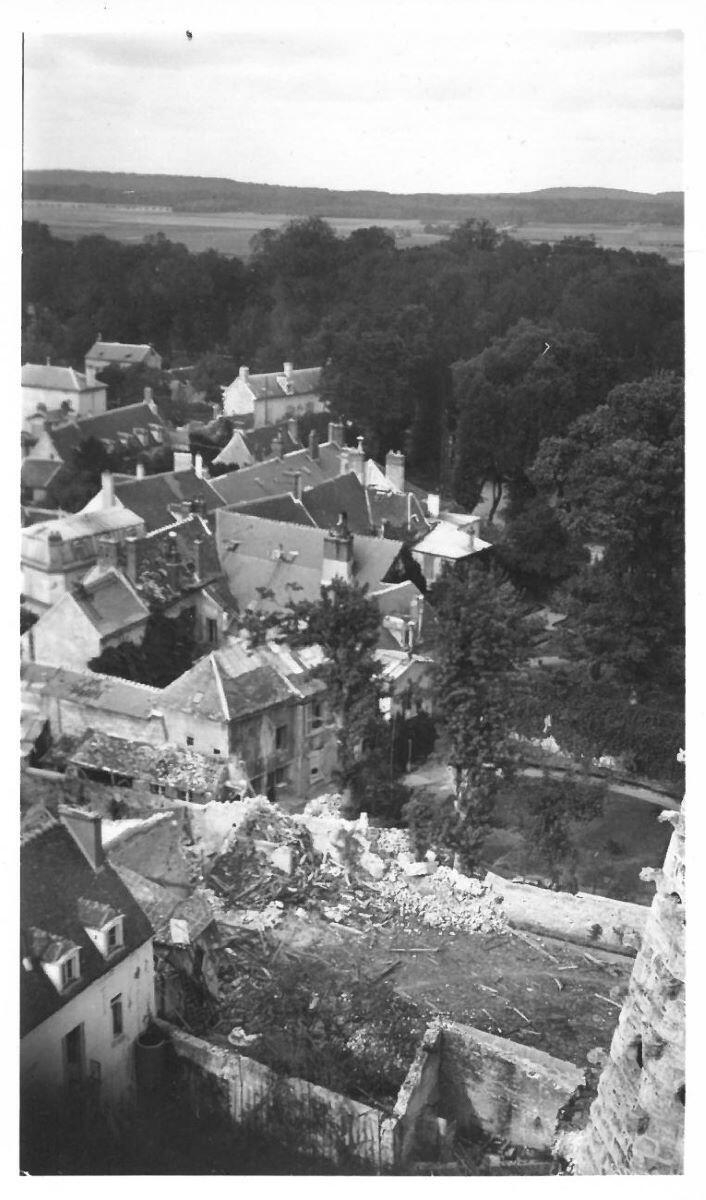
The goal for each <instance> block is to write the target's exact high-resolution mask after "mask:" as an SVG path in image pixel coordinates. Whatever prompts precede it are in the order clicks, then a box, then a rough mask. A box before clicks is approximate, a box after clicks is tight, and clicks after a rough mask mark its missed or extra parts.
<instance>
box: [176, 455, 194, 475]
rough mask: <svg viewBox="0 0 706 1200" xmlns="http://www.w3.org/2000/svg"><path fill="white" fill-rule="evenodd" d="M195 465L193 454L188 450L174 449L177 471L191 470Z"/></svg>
mask: <svg viewBox="0 0 706 1200" xmlns="http://www.w3.org/2000/svg"><path fill="white" fill-rule="evenodd" d="M192 466H193V463H192V461H191V455H190V453H189V451H188V450H175V451H174V470H175V471H190V470H191V468H192Z"/></svg>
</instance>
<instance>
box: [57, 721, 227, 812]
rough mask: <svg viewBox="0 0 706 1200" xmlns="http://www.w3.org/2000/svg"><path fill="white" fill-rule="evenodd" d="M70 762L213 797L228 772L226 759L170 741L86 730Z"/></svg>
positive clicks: (200, 795) (78, 765) (201, 795)
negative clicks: (151, 741) (158, 743)
mask: <svg viewBox="0 0 706 1200" xmlns="http://www.w3.org/2000/svg"><path fill="white" fill-rule="evenodd" d="M69 762H70V764H71V765H72V766H74V767H83V768H88V769H89V770H96V771H110V772H112V773H113V774H115V775H127V776H131V777H132V778H135V779H142V780H147V781H149V782H153V783H158V784H162V785H164V786H166V787H170V788H175V789H179V790H184V791H185V790H189V791H193V792H195V793H196V794H197V795H198V796H199V797H210V798H213V799H215V797H216V794H217V792H218V790H219V788H220V786H221V784H222V783H223V782H224V780H225V779H226V777H227V774H228V767H227V764H226V763H224V762H222V761H217V760H215V759H212V758H208V757H207V756H206V755H205V754H198V753H197V752H196V751H195V750H191V749H189V748H188V747H184V746H174V745H170V743H168V742H165V743H164V745H162V746H152V745H150V744H149V743H147V742H135V741H132V740H131V739H130V740H128V739H127V738H121V737H112V736H111V735H110V734H107V733H102V732H99V731H93V732H89V733H87V734H86V737H85V738H84V739H83V740H82V741H81V742H80V743H79V744H78V746H76V748H75V749H74V751H73V753H72V754H71V758H70V760H69Z"/></svg>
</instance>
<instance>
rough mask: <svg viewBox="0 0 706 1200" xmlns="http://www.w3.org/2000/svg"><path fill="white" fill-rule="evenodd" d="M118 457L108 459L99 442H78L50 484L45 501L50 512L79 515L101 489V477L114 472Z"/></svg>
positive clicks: (90, 440)
mask: <svg viewBox="0 0 706 1200" xmlns="http://www.w3.org/2000/svg"><path fill="white" fill-rule="evenodd" d="M118 461H119V462H121V465H122V459H121V456H120V455H111V454H109V453H108V451H107V450H106V448H105V446H104V445H103V443H102V442H100V441H99V440H98V438H94V437H90V438H86V439H85V441H83V442H80V443H79V445H78V446H77V447H76V449H75V450H73V451H72V452H71V456H70V459H69V462H68V463H67V464H66V465H65V467H64V469H63V470H61V471H60V472H59V473H58V474H57V475H56V477H55V479H54V480H52V482H51V483H50V484H49V487H48V489H47V500H48V501H49V502H50V506H51V507H52V508H63V509H65V510H66V511H67V512H78V511H79V510H80V509H81V508H83V506H84V505H85V504H88V501H89V500H91V499H92V498H93V497H94V496H95V495H96V493H97V492H98V491H100V486H101V473H102V472H103V471H111V470H114V469H116V462H118Z"/></svg>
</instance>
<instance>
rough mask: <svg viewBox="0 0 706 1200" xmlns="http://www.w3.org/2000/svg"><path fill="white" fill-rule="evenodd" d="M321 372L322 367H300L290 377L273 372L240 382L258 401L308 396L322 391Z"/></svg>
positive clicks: (250, 376)
mask: <svg viewBox="0 0 706 1200" xmlns="http://www.w3.org/2000/svg"><path fill="white" fill-rule="evenodd" d="M321 372H322V368H321V367H299V368H298V369H297V370H293V371H292V372H291V374H290V375H289V376H285V374H284V372H283V371H271V372H268V373H266V374H263V375H248V378H247V379H246V380H241V381H240V382H241V383H244V384H245V386H246V387H249V388H250V391H251V392H252V394H253V396H254V397H255V399H256V400H265V399H269V398H271V397H275V396H278V397H279V396H308V395H310V394H311V393H318V392H319V391H320V389H321ZM237 378H239V377H236V379H234V380H233V383H235V382H236V380H237ZM231 387H232V384H231Z"/></svg>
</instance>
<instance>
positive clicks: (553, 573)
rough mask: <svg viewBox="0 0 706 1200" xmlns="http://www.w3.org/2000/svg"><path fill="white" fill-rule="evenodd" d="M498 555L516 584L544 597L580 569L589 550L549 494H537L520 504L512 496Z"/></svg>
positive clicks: (497, 550) (499, 542)
mask: <svg viewBox="0 0 706 1200" xmlns="http://www.w3.org/2000/svg"><path fill="white" fill-rule="evenodd" d="M532 490H534V489H532ZM495 557H496V560H497V561H498V563H499V564H500V565H501V567H502V568H503V569H504V570H505V571H506V572H507V574H508V577H509V578H510V580H511V582H512V583H513V584H514V586H515V587H517V588H519V589H520V590H521V591H523V592H526V593H527V594H528V595H529V596H530V597H531V598H532V599H534V600H539V601H544V600H546V599H547V597H548V596H549V595H550V593H551V592H552V591H553V590H554V589H555V588H556V587H557V586H558V585H559V584H562V583H565V582H566V580H567V579H569V578H570V577H571V576H573V575H574V574H575V573H576V572H577V571H578V570H579V569H580V567H581V565H582V564H583V563H584V561H587V560H588V552H587V551H586V550H585V549H584V547H583V545H582V543H581V541H580V539H579V538H578V537H577V536H576V534H574V533H573V532H572V531H570V530H569V529H567V528H566V526H565V525H563V524H562V522H561V521H560V520H559V517H558V516H557V514H556V512H555V511H554V509H553V508H552V507H551V505H550V504H549V503H548V502H547V500H546V498H545V497H544V496H539V495H534V496H532V498H531V499H523V501H522V502H521V504H520V505H519V506H517V507H516V506H515V505H514V504H513V503H512V500H511V503H510V505H509V506H508V509H507V512H506V514H505V528H504V530H503V532H502V534H501V536H500V538H499V540H497V541H496V543H495Z"/></svg>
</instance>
